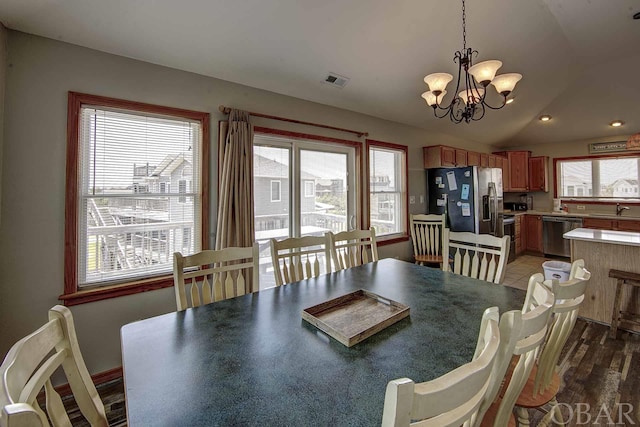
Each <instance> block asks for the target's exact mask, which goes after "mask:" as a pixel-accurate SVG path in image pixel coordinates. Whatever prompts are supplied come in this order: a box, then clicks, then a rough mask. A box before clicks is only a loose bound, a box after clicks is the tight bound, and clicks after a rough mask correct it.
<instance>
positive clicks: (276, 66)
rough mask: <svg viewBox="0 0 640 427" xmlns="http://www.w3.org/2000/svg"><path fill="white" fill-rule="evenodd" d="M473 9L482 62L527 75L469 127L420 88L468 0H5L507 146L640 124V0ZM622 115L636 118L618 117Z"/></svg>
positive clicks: (9, 8)
mask: <svg viewBox="0 0 640 427" xmlns="http://www.w3.org/2000/svg"><path fill="white" fill-rule="evenodd" d="M466 10H467V45H468V47H472V48H474V49H476V50H477V51H478V52H479V55H478V57H477V60H479V61H482V60H486V59H500V60H501V61H502V62H503V67H502V69H501V70H500V71H499V73H502V72H518V73H521V74H523V76H524V77H523V79H522V80H521V81H520V83H519V84H518V86H517V87H516V89H515V91H514V93H513V96H514V98H515V101H514V102H513V103H512V104H510V105H508V106H506V107H505V108H504V109H502V110H500V111H489V112H487V114H486V116H485V117H484V118H483V119H482V120H481V121H479V122H472V123H470V124H466V123H461V124H458V125H456V124H453V123H451V122H450V121H449V120H448V119H436V118H435V117H433V112H432V111H431V108H430V107H428V106H427V105H426V104H425V103H424V101H423V100H422V98H421V97H420V95H421V93H422V92H424V91H426V90H427V89H426V85H425V84H424V82H423V81H422V79H423V77H424V76H425V75H426V74H430V73H433V72H440V71H441V72H449V73H451V74H454V75H455V73H456V72H457V70H456V65H455V64H454V63H453V60H452V59H453V54H454V52H455V51H456V50H459V49H461V48H462V29H461V2H459V1H451V0H397V1H388V0H350V1H344V0H323V1H318V0H271V1H266V0H235V1H228V0H227V1H223V0H182V1H180V2H177V1H175V0H155V1H151V0H147V1H144V0H140V1H135V2H132V1H130V0H110V1H104V0H2V7H0V21H2V22H3V23H4V25H5V26H6V27H8V28H11V29H14V30H18V31H23V32H26V33H31V34H36V35H40V36H44V37H49V38H52V39H56V40H61V41H65V42H68V43H73V44H76V45H80V46H85V47H89V48H93V49H97V50H100V51H104V52H109V53H113V54H117V55H122V56H126V57H130V58H136V59H140V60H143V61H147V62H151V63H155V64H160V65H164V66H168V67H173V68H177V69H181V70H186V71H191V72H194V73H198V74H203V75H207V76H212V77H217V78H220V79H224V80H228V81H232V82H236V83H241V84H244V85H248V86H252V87H256V88H260V89H265V90H269V91H272V92H277V93H281V94H284V95H290V96H294V97H297V98H302V99H306V100H309V101H314V102H318V103H321V104H326V105H331V106H335V107H339V108H344V109H347V110H352V111H356V112H360V113H364V114H368V115H371V116H375V117H380V118H383V119H387V120H392V121H395V122H400V123H406V124H408V125H413V126H417V127H420V128H424V129H427V130H432V131H437V132H442V133H445V134H449V135H452V136H455V137H458V138H464V139H466V140H470V141H476V142H480V143H487V144H493V145H497V146H516V145H528V144H536V143H550V142H562V141H572V140H580V139H593V138H600V137H602V138H608V137H611V136H615V135H629V134H631V133H635V132H639V131H640V107H639V106H638V105H639V104H638V99H640V83H638V78H637V75H638V70H640V43H638V41H640V20H633V19H632V16H633V14H634V13H636V12H640V2H638V0H615V1H611V0H582V1H566V0H528V1H514V0H468V1H467V5H466ZM330 72H333V73H338V74H340V75H342V76H347V77H349V78H350V80H349V82H348V83H347V85H346V86H345V87H344V88H342V89H340V88H335V87H333V86H331V85H328V84H326V83H324V82H323V80H324V78H325V77H326V76H327V74H328V73H330ZM450 90H453V88H450ZM495 99H496V100H498V98H497V95H496V98H495ZM445 100H448V98H445ZM264 113H267V114H268V113H269V112H268V111H267V112H264ZM541 114H550V115H551V116H553V119H552V120H551V121H549V122H547V123H542V122H540V121H539V120H538V117H539V116H540V115H541ZM614 119H620V120H623V121H624V122H625V125H624V126H622V127H621V128H617V129H614V128H611V127H610V126H608V123H609V122H610V121H612V120H614Z"/></svg>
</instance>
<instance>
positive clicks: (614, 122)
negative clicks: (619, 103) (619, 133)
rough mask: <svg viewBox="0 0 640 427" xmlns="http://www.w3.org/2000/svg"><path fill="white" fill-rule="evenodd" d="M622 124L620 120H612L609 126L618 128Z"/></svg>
mask: <svg viewBox="0 0 640 427" xmlns="http://www.w3.org/2000/svg"><path fill="white" fill-rule="evenodd" d="M623 124H624V122H623V121H622V120H614V121H612V122H611V123H609V126H611V127H614V128H617V127H620V126H622V125H623Z"/></svg>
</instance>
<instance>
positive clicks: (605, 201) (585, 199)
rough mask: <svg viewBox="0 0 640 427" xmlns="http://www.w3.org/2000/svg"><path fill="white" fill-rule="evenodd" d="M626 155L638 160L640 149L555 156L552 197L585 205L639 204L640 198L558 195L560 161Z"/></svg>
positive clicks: (603, 158)
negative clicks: (627, 151) (626, 151)
mask: <svg viewBox="0 0 640 427" xmlns="http://www.w3.org/2000/svg"><path fill="white" fill-rule="evenodd" d="M626 157H637V158H638V161H639V162H640V151H634V152H630V153H624V152H622V153H611V154H597V155H589V156H572V157H556V158H554V159H553V182H554V186H553V197H554V198H557V199H560V200H562V201H565V202H575V203H579V204H586V205H615V204H616V203H618V202H624V203H625V204H630V205H640V198H638V197H634V198H623V197H594V196H588V195H587V196H577V195H575V196H559V194H560V191H559V188H560V185H561V182H560V176H559V169H560V162H563V161H580V160H582V161H593V160H607V159H617V158H626ZM639 172H640V171H639ZM576 193H577V191H576Z"/></svg>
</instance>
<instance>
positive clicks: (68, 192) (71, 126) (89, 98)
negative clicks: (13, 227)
mask: <svg viewBox="0 0 640 427" xmlns="http://www.w3.org/2000/svg"><path fill="white" fill-rule="evenodd" d="M67 100H68V104H67V164H66V186H65V231H64V242H65V245H64V247H65V249H64V292H63V294H62V295H60V296H59V297H58V298H59V299H60V300H62V301H63V302H64V304H65V305H67V306H71V305H77V304H83V303H87V302H92V301H100V300H103V299H108V298H115V297H120V296H124V295H131V294H136V293H140V292H146V291H150V290H154V289H161V288H166V287H170V286H173V275H172V274H169V275H166V274H165V275H161V276H154V277H150V278H146V279H135V280H132V281H128V282H124V283H119V284H115V285H105V286H99V285H98V286H92V287H87V288H86V289H79V287H78V273H77V264H78V253H77V247H78V237H79V236H78V221H79V218H78V206H79V201H80V200H79V198H80V173H81V171H80V168H79V160H80V158H79V155H80V135H79V119H80V109H81V108H82V106H83V105H92V106H97V107H105V108H118V109H123V110H129V111H132V112H140V113H150V114H158V115H163V116H173V117H177V118H181V119H188V120H193V121H198V122H200V125H201V131H202V147H201V159H200V165H201V177H200V179H201V182H202V185H201V188H200V200H201V204H202V206H201V218H200V221H201V230H202V235H201V236H200V237H201V247H202V249H203V250H204V249H207V248H208V246H209V245H208V242H209V240H208V236H209V173H210V170H209V156H210V154H209V153H210V151H209V150H210V130H209V129H210V115H209V113H205V112H200V111H193V110H185V109H181V108H173V107H166V106H161V105H154V104H146V103H141V102H135V101H128V100H123V99H117V98H109V97H104V96H99V95H90V94H85V93H78V92H69V93H68V97H67Z"/></svg>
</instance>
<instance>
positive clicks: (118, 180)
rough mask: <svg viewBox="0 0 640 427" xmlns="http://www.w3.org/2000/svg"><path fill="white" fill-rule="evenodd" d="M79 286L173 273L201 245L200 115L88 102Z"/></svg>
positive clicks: (83, 127)
mask: <svg viewBox="0 0 640 427" xmlns="http://www.w3.org/2000/svg"><path fill="white" fill-rule="evenodd" d="M79 123H80V125H79V126H80V129H79V144H80V151H79V159H78V160H79V171H80V172H79V175H80V176H79V181H80V182H79V183H78V185H79V189H80V191H79V198H80V200H79V203H78V207H79V212H78V214H79V215H78V218H79V221H78V230H77V231H78V248H77V250H78V264H77V269H78V271H77V273H78V286H90V285H96V284H101V285H103V284H114V283H121V282H125V281H131V280H137V279H143V278H148V277H153V276H157V275H162V274H170V273H171V271H172V267H173V253H174V252H182V253H183V254H191V253H194V252H197V251H200V250H201V248H200V242H201V239H200V236H201V210H202V200H201V195H200V194H201V173H202V171H201V165H200V157H201V156H200V152H201V149H202V148H201V146H202V129H201V125H200V123H199V122H195V121H189V120H185V119H182V118H174V117H165V116H157V115H151V114H145V113H139V112H133V111H123V110H114V109H107V108H101V107H95V106H83V107H82V108H81V110H80V119H79Z"/></svg>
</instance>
